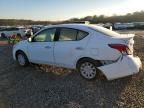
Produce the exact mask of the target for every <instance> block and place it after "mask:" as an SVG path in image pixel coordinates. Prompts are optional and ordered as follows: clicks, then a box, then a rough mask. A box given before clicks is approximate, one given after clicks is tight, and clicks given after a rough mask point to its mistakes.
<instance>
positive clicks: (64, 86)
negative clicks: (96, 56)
mask: <svg viewBox="0 0 144 108" xmlns="http://www.w3.org/2000/svg"><path fill="white" fill-rule="evenodd" d="M135 40H136V47H135V49H136V53H137V54H138V55H139V56H140V57H141V59H142V60H143V63H144V38H143V37H140V36H139V34H137V36H136V38H135ZM11 51H12V46H8V45H0V108H99V107H100V108H101V107H103V108H112V107H113V108H118V107H120V108H131V107H132V108H143V107H144V71H143V70H141V72H140V73H139V74H137V75H134V76H129V77H126V78H122V79H118V80H113V81H107V80H104V79H97V80H93V81H86V80H84V79H83V78H81V77H80V75H79V74H78V73H77V72H74V71H72V72H68V73H63V74H54V73H52V72H41V71H38V70H37V69H36V68H35V67H34V66H29V67H26V68H22V67H19V66H18V65H17V64H16V63H15V62H14V61H13V60H12V55H11Z"/></svg>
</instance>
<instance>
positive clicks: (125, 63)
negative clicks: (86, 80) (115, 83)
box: [98, 55, 142, 80]
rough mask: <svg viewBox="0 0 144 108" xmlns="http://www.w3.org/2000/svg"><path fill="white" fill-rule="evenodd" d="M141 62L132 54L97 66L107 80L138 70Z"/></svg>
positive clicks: (134, 72) (131, 73)
mask: <svg viewBox="0 0 144 108" xmlns="http://www.w3.org/2000/svg"><path fill="white" fill-rule="evenodd" d="M141 67H142V63H141V60H140V58H139V57H134V56H133V55H128V56H123V58H122V59H119V60H118V61H117V62H115V63H112V64H108V65H103V66H100V67H98V69H99V70H101V71H102V72H103V74H104V75H105V76H106V77H107V79H108V80H113V79H117V78H122V77H125V76H129V75H133V74H136V73H138V72H139V69H140V68H141Z"/></svg>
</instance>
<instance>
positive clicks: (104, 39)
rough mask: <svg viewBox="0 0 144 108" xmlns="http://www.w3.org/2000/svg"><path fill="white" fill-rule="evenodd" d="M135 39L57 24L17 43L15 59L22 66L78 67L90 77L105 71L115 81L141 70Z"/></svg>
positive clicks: (103, 30)
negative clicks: (134, 49) (134, 52)
mask: <svg viewBox="0 0 144 108" xmlns="http://www.w3.org/2000/svg"><path fill="white" fill-rule="evenodd" d="M133 38H134V35H133V34H129V35H126V34H125V35H120V34H118V33H116V32H113V31H111V30H108V29H106V28H103V27H100V26H95V25H90V24H62V25H53V26H49V27H47V28H45V29H43V30H41V31H39V32H38V33H36V34H35V35H34V36H33V37H32V38H29V40H25V41H21V42H19V43H17V44H16V45H15V46H14V48H13V58H14V60H17V62H18V64H19V65H20V66H26V65H28V64H29V63H30V62H31V63H38V64H49V65H55V66H60V67H65V68H71V69H77V70H78V71H79V72H80V74H81V75H82V76H83V77H84V78H86V79H89V80H91V79H94V78H95V77H96V75H97V74H98V73H99V72H102V73H103V74H104V75H105V76H106V78H107V79H108V80H112V79H116V78H121V77H124V76H128V75H132V74H136V73H138V72H139V68H140V67H141V61H140V59H139V58H138V57H134V56H133V45H134V40H133Z"/></svg>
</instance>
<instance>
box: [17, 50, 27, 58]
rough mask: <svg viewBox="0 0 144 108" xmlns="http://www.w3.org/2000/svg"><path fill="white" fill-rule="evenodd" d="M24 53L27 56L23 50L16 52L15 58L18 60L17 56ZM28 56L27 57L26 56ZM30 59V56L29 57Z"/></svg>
mask: <svg viewBox="0 0 144 108" xmlns="http://www.w3.org/2000/svg"><path fill="white" fill-rule="evenodd" d="M20 52H21V53H23V54H25V55H26V53H25V52H24V51H23V50H17V51H16V52H15V58H16V59H17V55H18V53H20ZM26 56H27V55H26ZM27 57H28V56H27Z"/></svg>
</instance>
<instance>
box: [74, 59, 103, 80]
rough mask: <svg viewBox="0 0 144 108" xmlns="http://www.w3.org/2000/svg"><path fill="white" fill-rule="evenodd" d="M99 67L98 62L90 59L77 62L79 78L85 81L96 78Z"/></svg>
mask: <svg viewBox="0 0 144 108" xmlns="http://www.w3.org/2000/svg"><path fill="white" fill-rule="evenodd" d="M98 65H100V63H99V62H97V61H95V60H92V59H84V60H81V61H79V62H78V65H77V69H78V71H79V72H80V74H81V76H82V77H83V78H85V79H87V80H92V79H94V78H96V76H97V74H98V73H99V70H98V69H97V66H98Z"/></svg>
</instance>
